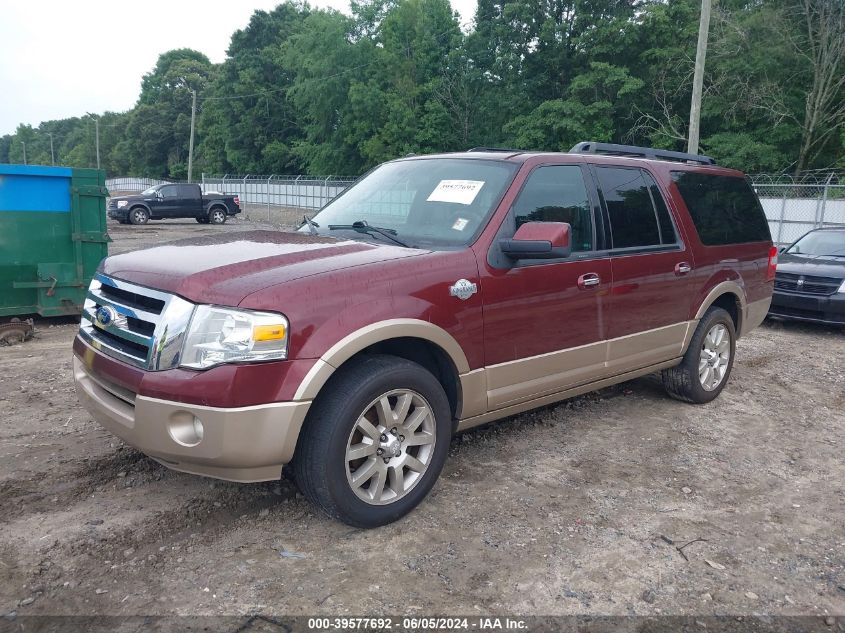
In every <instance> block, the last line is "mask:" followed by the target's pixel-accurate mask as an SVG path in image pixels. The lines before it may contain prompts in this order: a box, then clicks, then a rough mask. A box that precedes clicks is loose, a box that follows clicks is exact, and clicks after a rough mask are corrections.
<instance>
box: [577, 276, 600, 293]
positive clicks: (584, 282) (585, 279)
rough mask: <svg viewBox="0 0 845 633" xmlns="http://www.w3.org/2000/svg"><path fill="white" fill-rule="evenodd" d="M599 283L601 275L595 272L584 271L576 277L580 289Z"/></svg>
mask: <svg viewBox="0 0 845 633" xmlns="http://www.w3.org/2000/svg"><path fill="white" fill-rule="evenodd" d="M600 283H601V277H599V276H598V274H597V273H584V274H583V275H581V276H580V277H578V287H579V288H580V289H581V290H585V289H587V288H591V287H593V286H598V285H599V284H600Z"/></svg>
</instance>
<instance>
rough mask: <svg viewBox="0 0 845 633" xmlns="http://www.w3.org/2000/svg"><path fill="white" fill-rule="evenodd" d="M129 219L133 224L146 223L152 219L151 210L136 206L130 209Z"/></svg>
mask: <svg viewBox="0 0 845 633" xmlns="http://www.w3.org/2000/svg"><path fill="white" fill-rule="evenodd" d="M129 221H130V222H131V223H132V224H146V223H147V222H149V221H150V212H149V211H147V210H146V209H145V208H144V207H135V208H134V209H130V210H129Z"/></svg>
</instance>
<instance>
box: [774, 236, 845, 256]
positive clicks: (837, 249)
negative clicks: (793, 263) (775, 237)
mask: <svg viewBox="0 0 845 633" xmlns="http://www.w3.org/2000/svg"><path fill="white" fill-rule="evenodd" d="M786 252H787V253H791V254H793V255H830V256H835V257H845V231H813V232H811V233H807V235H805V236H804V237H802V238H801V239H800V240H798V241H797V242H795V244H793V245H792V246H790V247H789V249H788V250H787V251H786Z"/></svg>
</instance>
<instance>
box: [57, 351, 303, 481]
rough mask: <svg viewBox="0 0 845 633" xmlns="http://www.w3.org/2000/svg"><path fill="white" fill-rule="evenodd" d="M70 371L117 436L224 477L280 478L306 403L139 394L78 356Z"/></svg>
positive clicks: (168, 460) (184, 467) (173, 463)
mask: <svg viewBox="0 0 845 633" xmlns="http://www.w3.org/2000/svg"><path fill="white" fill-rule="evenodd" d="M73 377H74V382H75V384H76V391H77V394H78V396H79V400H80V402H81V403H82V405H83V406H84V407H85V408H86V409H87V410H88V412H89V413H90V414H91V416H92V417H93V418H94V419H95V420H96V421H97V422H99V423H100V424H101V425H102V426H103V427H105V428H106V429H108V430H109V431H111V432H112V433H114V434H115V435H117V436H118V437H120V438H121V439H122V440H124V441H125V442H127V443H128V444H130V445H132V446H134V447H136V448H137V449H139V450H140V451H141V452H143V453H145V454H147V455H149V456H150V457H152V458H153V459H155V460H157V461H159V462H161V463H162V464H164V465H165V466H168V467H170V468H173V469H174V470H180V471H183V472H187V473H193V474H197V475H205V476H208V477H216V478H218V479H226V480H229V481H239V482H253V481H270V480H275V479H279V477H280V476H281V471H282V466H283V465H284V464H286V463H288V462H289V461H290V460H291V459H292V458H293V452H294V449H295V448H296V440H297V437H298V436H299V431H300V429H301V427H302V423H303V422H304V421H305V416H306V414H307V413H308V408H309V407H310V405H311V402H310V401H303V402H274V403H270V404H263V405H255V406H247V407H236V408H221V407H208V406H202V405H197V404H187V403H183V402H175V401H170V400H161V399H158V398H151V397H148V396H142V395H136V394H134V393H132V392H131V391H129V390H127V389H125V388H123V387H121V386H119V385H117V384H114V383H111V382H109V381H107V380H105V379H103V378H102V377H98V376H96V375H95V374H94V373H93V372H91V371H89V369H88V368H87V367H86V365H85V364H84V363H83V362H82V360H80V358H79V357H77V356H74V359H73ZM195 418H196V419H198V420H199V421H200V422H201V423H202V435H201V436H199V435H197V433H196V427H195V425H194V419H195Z"/></svg>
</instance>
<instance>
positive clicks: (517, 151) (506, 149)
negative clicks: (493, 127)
mask: <svg viewBox="0 0 845 633" xmlns="http://www.w3.org/2000/svg"><path fill="white" fill-rule="evenodd" d="M467 151H468V152H506V153H509V154H524V153H525V152H526V151H527V150H524V149H510V148H509V147H471V148H470V149H468V150H467Z"/></svg>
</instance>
